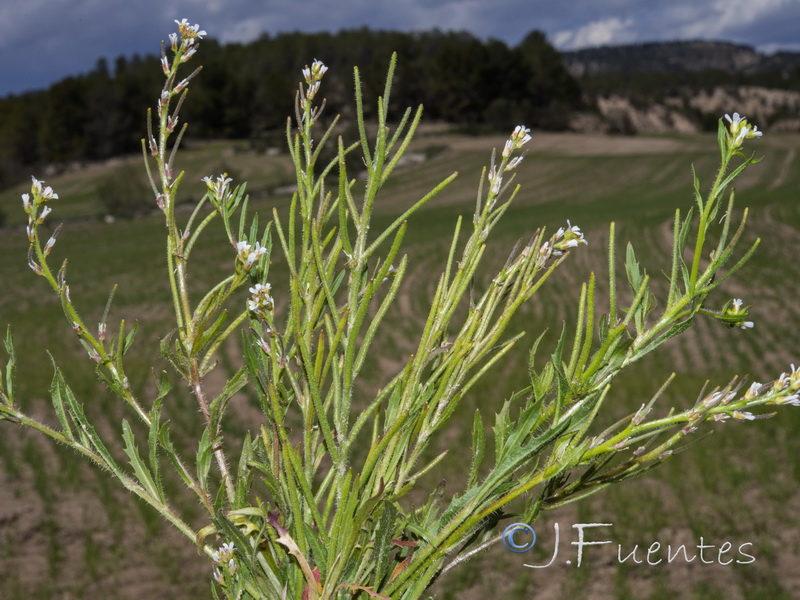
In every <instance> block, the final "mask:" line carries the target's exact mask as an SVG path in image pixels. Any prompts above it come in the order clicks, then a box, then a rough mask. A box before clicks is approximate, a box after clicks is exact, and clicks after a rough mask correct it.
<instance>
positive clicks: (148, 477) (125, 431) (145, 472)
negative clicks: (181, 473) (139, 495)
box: [122, 419, 160, 499]
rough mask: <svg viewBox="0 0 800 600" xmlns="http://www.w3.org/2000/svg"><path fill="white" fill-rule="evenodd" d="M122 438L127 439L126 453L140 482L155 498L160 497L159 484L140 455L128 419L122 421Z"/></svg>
mask: <svg viewBox="0 0 800 600" xmlns="http://www.w3.org/2000/svg"><path fill="white" fill-rule="evenodd" d="M122 439H123V440H124V441H125V454H127V455H128V459H129V461H130V465H131V467H133V471H134V473H136V478H137V479H138V481H139V483H141V484H142V486H143V487H144V488H145V489H146V490H147V491H148V492H149V493H150V494H151V495H152V496H153V497H155V498H159V499H160V496H159V490H158V486H157V485H156V483H155V480H154V479H153V475H152V473H150V470H149V469H148V468H147V465H145V463H144V461H143V460H142V457H141V456H140V455H139V450H138V448H137V447H136V440H135V438H134V436H133V431H132V430H131V426H130V424H129V423H128V420H127V419H123V421H122Z"/></svg>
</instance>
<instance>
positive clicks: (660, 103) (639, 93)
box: [562, 41, 800, 134]
mask: <svg viewBox="0 0 800 600" xmlns="http://www.w3.org/2000/svg"><path fill="white" fill-rule="evenodd" d="M562 60H563V61H564V66H565V67H566V69H567V71H568V72H569V73H570V74H571V75H572V76H573V77H575V78H576V80H577V81H578V83H579V84H580V86H581V89H582V91H583V100H584V104H585V106H586V107H587V110H585V111H583V112H579V113H576V114H574V115H573V119H572V121H571V123H570V126H571V128H572V129H574V130H577V131H593V132H605V133H628V134H631V133H665V132H675V131H677V132H684V133H690V132H698V131H703V130H706V131H707V130H713V128H714V127H715V126H716V121H717V119H719V117H720V116H721V115H723V114H725V113H733V112H739V113H742V114H746V115H748V116H749V117H750V118H751V119H752V120H753V122H755V123H757V124H758V125H759V126H760V127H761V129H769V130H770V131H773V132H776V131H798V130H800V52H777V53H775V54H772V55H767V54H764V53H762V52H759V51H757V50H755V49H754V48H752V47H749V46H744V45H740V44H732V43H728V42H709V41H680V42H653V43H646V44H629V45H620V46H603V47H597V48H586V49H582V50H576V51H571V52H564V53H562Z"/></svg>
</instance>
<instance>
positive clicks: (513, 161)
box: [506, 156, 522, 171]
mask: <svg viewBox="0 0 800 600" xmlns="http://www.w3.org/2000/svg"><path fill="white" fill-rule="evenodd" d="M521 162H522V157H521V156H515V157H514V158H512V159H511V161H510V162H509V163H508V164H507V165H506V171H510V170H512V169H516V168H517V166H518V165H519V163H521Z"/></svg>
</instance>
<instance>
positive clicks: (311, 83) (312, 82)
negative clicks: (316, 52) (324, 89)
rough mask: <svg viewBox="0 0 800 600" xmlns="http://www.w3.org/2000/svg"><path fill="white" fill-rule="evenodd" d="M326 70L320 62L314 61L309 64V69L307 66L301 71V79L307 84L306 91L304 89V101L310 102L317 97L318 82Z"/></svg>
mask: <svg viewBox="0 0 800 600" xmlns="http://www.w3.org/2000/svg"><path fill="white" fill-rule="evenodd" d="M327 70H328V67H326V66H325V65H324V64H323V63H322V61H319V60H317V59H316V58H315V59H314V62H313V63H311V67H309V66H308V65H306V66H305V68H304V69H303V77H304V78H305V80H306V83H307V84H308V89H306V100H308V101H310V100H312V99H313V98H314V96H316V95H317V92H318V91H319V82H320V81H321V80H322V76H323V75H325V72H326V71H327Z"/></svg>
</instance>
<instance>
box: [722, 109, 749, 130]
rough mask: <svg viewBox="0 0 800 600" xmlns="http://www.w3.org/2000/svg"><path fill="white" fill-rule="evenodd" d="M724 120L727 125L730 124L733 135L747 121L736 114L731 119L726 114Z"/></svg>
mask: <svg viewBox="0 0 800 600" xmlns="http://www.w3.org/2000/svg"><path fill="white" fill-rule="evenodd" d="M725 118H726V119H727V120H728V123H730V124H731V127H730V130H731V133H733V134H734V135H735V134H736V133H737V132H738V131H739V128H740V127H741V124H742V123H746V122H747V119H745V118H744V117H743V116H741V115H740V114H739V113H738V112H735V113H733V117H731V116H730V115H728V114H726V115H725Z"/></svg>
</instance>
